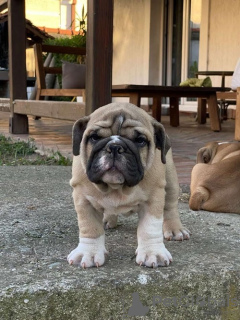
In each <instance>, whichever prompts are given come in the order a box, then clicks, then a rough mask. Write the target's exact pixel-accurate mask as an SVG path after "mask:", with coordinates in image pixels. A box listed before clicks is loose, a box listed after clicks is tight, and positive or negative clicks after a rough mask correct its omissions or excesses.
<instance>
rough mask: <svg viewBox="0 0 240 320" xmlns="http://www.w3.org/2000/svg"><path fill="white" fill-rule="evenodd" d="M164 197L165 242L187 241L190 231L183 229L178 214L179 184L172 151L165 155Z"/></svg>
mask: <svg viewBox="0 0 240 320" xmlns="http://www.w3.org/2000/svg"><path fill="white" fill-rule="evenodd" d="M166 163H167V164H166V187H165V191H166V196H165V206H164V219H163V232H164V238H165V239H166V240H180V241H182V240H188V239H189V238H190V231H189V230H187V229H186V228H185V227H183V225H182V223H181V221H180V217H179V213H178V195H179V184H178V177H177V171H176V168H175V165H174V162H173V157H172V149H170V150H169V151H168V153H167V161H166Z"/></svg>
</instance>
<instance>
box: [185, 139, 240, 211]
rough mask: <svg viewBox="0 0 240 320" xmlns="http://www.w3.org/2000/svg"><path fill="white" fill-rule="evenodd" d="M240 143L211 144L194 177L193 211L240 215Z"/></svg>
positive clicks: (200, 157)
mask: <svg viewBox="0 0 240 320" xmlns="http://www.w3.org/2000/svg"><path fill="white" fill-rule="evenodd" d="M239 190H240V143H239V142H236V141H235V142H209V143H208V144H207V145H206V146H205V147H203V148H201V149H199V150H198V153H197V164H196V165H195V166H194V167H193V170H192V174H191V196H190V200H189V206H190V209H192V210H207V211H214V212H229V213H240V196H239Z"/></svg>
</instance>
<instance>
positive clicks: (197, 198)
mask: <svg viewBox="0 0 240 320" xmlns="http://www.w3.org/2000/svg"><path fill="white" fill-rule="evenodd" d="M209 196H210V193H209V190H208V189H206V188H204V187H197V189H196V190H195V191H194V192H193V194H192V195H191V197H190V200H189V207H190V209H192V210H194V211H197V210H201V208H202V205H203V203H204V202H206V201H207V200H208V199H209Z"/></svg>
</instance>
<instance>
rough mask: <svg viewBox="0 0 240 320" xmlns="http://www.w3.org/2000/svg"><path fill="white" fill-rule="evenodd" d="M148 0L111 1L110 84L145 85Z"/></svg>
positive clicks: (148, 23) (147, 56) (147, 67)
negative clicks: (112, 14)
mask: <svg viewBox="0 0 240 320" xmlns="http://www.w3.org/2000/svg"><path fill="white" fill-rule="evenodd" d="M149 30H150V1H149V0H131V1H129V0H115V1H114V22H113V84H125V83H132V84H148V80H149V78H148V69H149Z"/></svg>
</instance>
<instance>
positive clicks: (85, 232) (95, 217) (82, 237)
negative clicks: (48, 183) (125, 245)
mask: <svg viewBox="0 0 240 320" xmlns="http://www.w3.org/2000/svg"><path fill="white" fill-rule="evenodd" d="M75 208H76V211H77V214H78V226H79V245H78V246H77V248H76V249H74V250H73V251H72V252H71V253H70V254H69V255H68V258H67V259H68V262H69V264H77V265H80V266H82V267H83V268H89V267H94V266H96V267H99V266H101V265H103V264H104V262H105V254H107V250H106V249H105V235H104V229H103V224H102V218H103V215H102V214H101V213H99V212H97V211H96V210H95V209H94V208H93V207H92V205H91V204H90V203H89V202H88V201H82V202H81V203H80V204H77V205H76V203H75Z"/></svg>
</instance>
